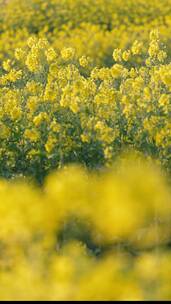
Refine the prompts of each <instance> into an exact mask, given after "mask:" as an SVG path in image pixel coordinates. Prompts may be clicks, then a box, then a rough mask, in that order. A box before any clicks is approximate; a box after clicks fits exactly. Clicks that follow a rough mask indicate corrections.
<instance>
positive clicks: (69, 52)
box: [61, 48, 75, 61]
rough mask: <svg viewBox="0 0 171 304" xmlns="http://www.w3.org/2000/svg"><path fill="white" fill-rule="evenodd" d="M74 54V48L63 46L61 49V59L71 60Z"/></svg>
mask: <svg viewBox="0 0 171 304" xmlns="http://www.w3.org/2000/svg"><path fill="white" fill-rule="evenodd" d="M74 55H75V50H74V49H73V48H63V49H62V51H61V56H62V59H64V60H66V61H68V60H72V59H73V58H74Z"/></svg>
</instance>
